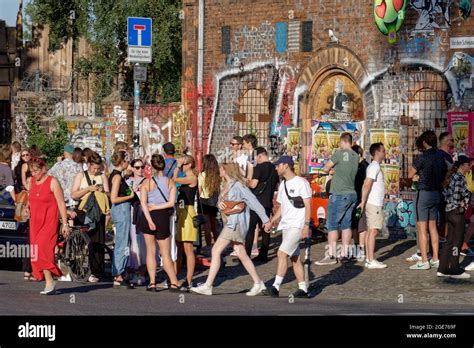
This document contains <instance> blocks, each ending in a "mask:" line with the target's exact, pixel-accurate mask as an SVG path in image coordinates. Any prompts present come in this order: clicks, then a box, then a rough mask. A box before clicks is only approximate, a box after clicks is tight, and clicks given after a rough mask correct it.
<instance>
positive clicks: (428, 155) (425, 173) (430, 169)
mask: <svg viewBox="0 0 474 348" xmlns="http://www.w3.org/2000/svg"><path fill="white" fill-rule="evenodd" d="M442 152H444V151H441V150H438V149H434V148H432V149H429V150H427V151H426V152H424V153H423V154H422V155H420V156H418V157H417V158H416V159H415V161H414V162H413V167H414V168H415V169H416V173H417V174H418V176H419V177H420V179H419V180H418V190H420V191H440V190H441V185H442V183H443V181H444V179H445V177H446V173H447V171H448V167H447V165H446V161H445V159H444V158H445V157H444V156H443V154H442Z"/></svg>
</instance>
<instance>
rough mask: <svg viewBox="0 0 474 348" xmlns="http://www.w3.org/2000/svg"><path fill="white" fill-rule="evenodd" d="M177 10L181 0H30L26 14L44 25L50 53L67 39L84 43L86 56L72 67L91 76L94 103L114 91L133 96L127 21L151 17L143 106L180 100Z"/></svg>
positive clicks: (178, 22) (34, 21)
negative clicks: (150, 51) (150, 49)
mask: <svg viewBox="0 0 474 348" xmlns="http://www.w3.org/2000/svg"><path fill="white" fill-rule="evenodd" d="M181 9H182V5H181V0H133V1H130V0H68V1H57V0H32V1H31V3H30V4H29V5H28V8H27V12H28V14H29V15H30V16H31V18H32V21H33V23H41V24H48V25H49V26H50V37H49V39H50V46H49V49H50V50H57V49H58V48H60V47H61V45H62V44H64V43H65V42H66V39H68V38H72V39H74V40H77V39H78V38H79V37H84V38H85V39H86V40H87V42H88V43H89V44H90V46H91V48H92V54H91V56H89V57H86V58H81V59H77V60H76V64H75V67H74V68H75V70H76V72H77V73H78V74H80V75H81V76H82V77H89V76H91V75H92V76H94V82H95V91H94V92H95V93H94V94H95V97H96V98H95V99H96V102H100V101H101V100H102V99H103V98H104V97H106V96H108V95H109V94H110V93H111V92H113V91H114V90H115V89H120V88H123V89H124V90H125V91H126V92H128V95H129V96H132V95H133V93H132V92H133V80H132V79H133V66H132V65H128V64H127V62H126V58H127V17H151V18H152V19H153V61H152V63H151V64H149V65H148V82H146V83H145V84H143V86H142V89H143V90H142V94H144V95H146V96H147V97H146V99H147V101H148V102H157V101H161V102H164V103H167V102H172V101H179V100H180V90H181V86H180V81H181V30H182V29H181V19H180V16H179V15H180V11H181ZM72 14H73V17H74V19H71V15H72ZM119 77H122V78H119ZM120 80H123V81H124V85H123V86H119V81H120Z"/></svg>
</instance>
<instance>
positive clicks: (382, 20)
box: [374, 0, 408, 45]
mask: <svg viewBox="0 0 474 348" xmlns="http://www.w3.org/2000/svg"><path fill="white" fill-rule="evenodd" d="M407 4H408V0H375V1H374V19H375V25H376V26H377V28H378V29H379V30H380V32H381V33H382V34H384V35H386V36H387V37H388V42H389V43H390V44H391V45H393V44H395V43H396V42H397V32H398V31H399V30H400V28H401V27H402V24H403V21H404V20H405V11H406V7H407Z"/></svg>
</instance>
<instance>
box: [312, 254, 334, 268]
mask: <svg viewBox="0 0 474 348" xmlns="http://www.w3.org/2000/svg"><path fill="white" fill-rule="evenodd" d="M336 263H337V259H336V258H335V257H334V256H332V257H330V256H326V257H325V258H324V259H322V260H320V261H316V262H315V263H314V264H315V265H318V266H325V265H335V264H336Z"/></svg>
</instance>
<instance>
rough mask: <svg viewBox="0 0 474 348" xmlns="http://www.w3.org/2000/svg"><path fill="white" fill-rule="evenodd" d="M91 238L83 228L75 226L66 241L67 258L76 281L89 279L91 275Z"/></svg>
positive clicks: (70, 271)
mask: <svg viewBox="0 0 474 348" xmlns="http://www.w3.org/2000/svg"><path fill="white" fill-rule="evenodd" d="M90 246H91V239H90V238H89V236H88V235H87V233H85V232H82V231H81V228H77V227H73V229H72V231H71V234H70V236H69V239H68V240H67V243H66V252H65V260H66V265H67V266H68V268H69V273H70V274H71V277H72V279H73V280H74V281H78V282H84V281H87V280H88V279H89V277H90V275H91V268H90V263H89V250H90Z"/></svg>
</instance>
